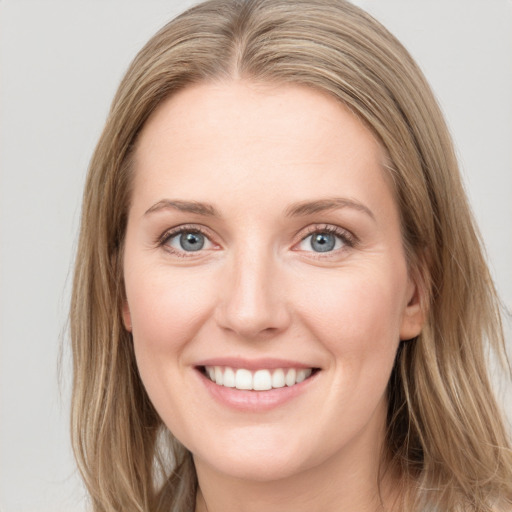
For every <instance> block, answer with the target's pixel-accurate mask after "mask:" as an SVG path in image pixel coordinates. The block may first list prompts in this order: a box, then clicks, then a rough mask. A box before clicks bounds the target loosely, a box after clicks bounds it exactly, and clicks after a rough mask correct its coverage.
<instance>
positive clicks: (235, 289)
mask: <svg viewBox="0 0 512 512" xmlns="http://www.w3.org/2000/svg"><path fill="white" fill-rule="evenodd" d="M227 274H228V275H227V276H226V281H225V284H226V287H225V288H224V293H223V297H222V301H221V304H220V312H219V313H220V314H219V323H220V325H221V326H222V327H223V328H227V329H229V330H231V331H234V332H236V333H238V334H239V335H241V336H244V337H255V336H258V335H262V334H270V333H276V332H278V331H281V330H283V329H284V328H285V327H286V325H287V323H288V321H289V318H288V311H287V307H286V303H285V301H284V295H283V293H282V291H283V290H282V284H283V283H282V282H281V281H282V279H281V278H280V272H279V269H278V261H277V259H276V257H275V255H274V254H273V251H272V249H271V248H270V247H269V246H268V245H267V244H262V243H258V244H256V243H252V244H249V243H247V244H244V245H243V247H240V248H239V249H238V250H236V251H234V252H233V254H232V258H231V259H230V262H229V268H228V269H227Z"/></svg>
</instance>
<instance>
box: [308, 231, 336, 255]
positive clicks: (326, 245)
mask: <svg viewBox="0 0 512 512" xmlns="http://www.w3.org/2000/svg"><path fill="white" fill-rule="evenodd" d="M335 245H336V238H335V237H334V235H332V234H330V233H317V234H316V235H314V236H313V238H312V239H311V247H312V248H313V249H314V250H315V251H316V252H328V251H332V250H333V249H334V246H335Z"/></svg>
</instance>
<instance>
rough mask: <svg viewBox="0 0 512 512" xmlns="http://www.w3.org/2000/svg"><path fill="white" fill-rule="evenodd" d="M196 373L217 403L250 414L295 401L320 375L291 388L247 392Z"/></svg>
mask: <svg viewBox="0 0 512 512" xmlns="http://www.w3.org/2000/svg"><path fill="white" fill-rule="evenodd" d="M196 371H197V373H198V375H199V376H200V378H201V381H202V382H203V384H204V386H205V387H206V389H207V390H208V392H209V393H210V394H211V395H212V396H213V398H214V399H215V400H217V402H220V403H221V404H222V405H226V406H228V407H231V408H233V409H237V410H240V411H250V412H263V411H269V410H271V409H274V408H276V407H279V406H280V405H283V404H285V403H286V402H289V401H291V400H293V399H295V398H296V397H298V396H299V395H301V394H303V393H304V392H306V391H307V389H308V388H309V387H310V385H311V384H312V383H313V381H314V380H316V378H317V376H318V374H319V373H320V372H315V373H313V375H311V376H310V377H308V378H307V379H306V380H304V381H302V382H300V383H298V384H294V385H293V386H289V387H288V386H285V387H282V388H274V389H269V390H268V391H249V390H247V391H246V390H241V389H236V388H228V387H226V386H219V385H218V384H215V382H212V381H211V380H210V379H209V378H208V377H206V376H205V375H204V374H203V373H202V372H201V371H200V370H196Z"/></svg>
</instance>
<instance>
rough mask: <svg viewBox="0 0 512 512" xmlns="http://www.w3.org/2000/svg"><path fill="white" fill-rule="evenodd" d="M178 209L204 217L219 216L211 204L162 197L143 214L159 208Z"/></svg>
mask: <svg viewBox="0 0 512 512" xmlns="http://www.w3.org/2000/svg"><path fill="white" fill-rule="evenodd" d="M168 209H171V210H179V211H180V212H187V213H195V214H196V215H204V216H205V217H219V218H220V217H221V215H220V213H219V212H218V211H217V210H216V209H215V207H214V206H212V205H211V204H205V203H200V202H198V201H179V200H171V199H162V200H161V201H158V203H155V204H154V205H153V206H151V208H149V209H148V210H146V212H145V213H144V215H148V214H150V213H153V212H158V211H161V210H168Z"/></svg>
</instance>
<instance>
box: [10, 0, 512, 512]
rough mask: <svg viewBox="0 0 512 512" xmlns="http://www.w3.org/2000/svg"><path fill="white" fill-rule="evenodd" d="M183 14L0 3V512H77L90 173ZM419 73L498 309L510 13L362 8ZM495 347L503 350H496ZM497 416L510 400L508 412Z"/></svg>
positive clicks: (504, 292) (507, 244)
mask: <svg viewBox="0 0 512 512" xmlns="http://www.w3.org/2000/svg"><path fill="white" fill-rule="evenodd" d="M190 4H191V2H189V1H185V0H167V1H156V0H150V1H148V0H137V1H135V0H103V1H101V0H83V1H78V0H76V1H75V0H60V1H50V0H46V1H45V0H32V1H28V0H3V1H0V95H1V96H0V99H1V103H0V116H1V117H0V119H1V125H0V144H1V147H0V171H1V174H0V314H1V316H0V337H1V338H0V339H1V348H0V428H1V430H0V511H2V512H21V511H23V512H25V511H27V512H28V511H30V512H50V511H51V512H64V511H66V512H73V511H84V510H85V506H86V502H85V500H84V492H83V489H82V487H81V484H80V481H79V478H78V476H77V474H76V470H75V467H74V463H73V459H72V455H71V449H70V444H69V435H68V414H69V382H70V365H69V351H67V350H66V349H65V350H64V356H63V359H62V367H61V370H62V372H61V373H62V379H61V384H60V386H59V379H58V364H57V361H58V356H59V348H60V346H61V343H62V344H63V346H64V347H66V346H67V337H66V315H67V309H68V301H69V289H70V280H71V278H70V275H71V267H72V261H73V254H74V249H75V244H76V239H77V228H78V219H79V213H80V198H81V191H82V186H83V182H84V177H85V173H86V169H87V165H88V161H89V158H90V156H91V154H92V151H93V148H94V145H95V142H96V140H97V139H98V137H99V135H100V131H101V129H102V126H103V123H104V120H105V117H106V114H107V110H108V107H109V104H110V101H111V98H112V96H113V94H114V92H115V89H116V87H117V84H118V82H119V80H120V79H121V76H122V74H123V72H124V70H125V69H126V67H127V66H128V64H129V62H130V60H131V59H132V58H133V57H134V56H135V54H136V52H137V51H138V49H140V47H141V46H142V45H143V43H144V42H145V41H146V40H147V39H148V38H149V37H150V36H151V35H152V34H153V33H154V32H155V31H156V30H157V29H158V28H159V27H160V26H162V25H163V24H164V23H165V22H166V21H167V20H169V19H170V18H171V17H172V16H174V15H175V14H176V13H178V12H179V11H181V10H182V9H183V8H185V7H187V6H189V5H190ZM358 4H360V5H362V6H363V7H365V8H366V9H367V10H369V11H370V13H372V14H374V15H375V16H376V17H377V18H378V19H379V20H380V21H382V22H383V23H384V24H385V25H386V26H387V27H388V28H389V29H390V30H391V31H392V32H394V33H395V35H397V36H398V38H399V39H401V41H402V42H403V43H404V44H405V45H406V47H407V48H408V49H409V50H410V51H411V53H412V55H413V56H414V57H415V58H416V59H417V60H418V62H419V64H420V65H421V67H422V68H423V70H424V72H425V74H426V75H427V78H428V79H429V80H430V82H431V84H432V86H433V89H434V91H435V92H436V94H437V96H438V98H439V101H440V103H441V106H442V108H443V110H444V112H445V114H446V117H447V120H448V123H449V125H450V127H451V129H452V132H453V136H454V139H455V143H456V146H457V151H458V154H459V156H460V161H461V166H462V172H463V175H464V180H465V183H466V186H467V191H468V194H469V196H470V199H471V202H472V205H473V208H474V211H475V214H476V217H477V219H478V221H479V223H480V226H481V229H482V233H483V237H484V240H485V244H486V247H487V250H488V254H489V262H490V265H491V267H492V271H493V275H494V277H495V279H496V282H497V286H498V289H499V291H500V293H501V296H502V298H503V301H504V302H505V304H506V305H507V307H508V308H512V264H511V263H512V227H511V224H512V200H511V195H512V150H511V147H512V2H511V1H510V0H435V1H432V0H430V1H428V2H427V1H423V0H422V1H420V0H366V1H365V0H361V1H359V2H358ZM509 341H510V335H509ZM508 400H509V401H508V404H507V406H508V407H511V403H512V400H511V399H510V396H509V398H508Z"/></svg>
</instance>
